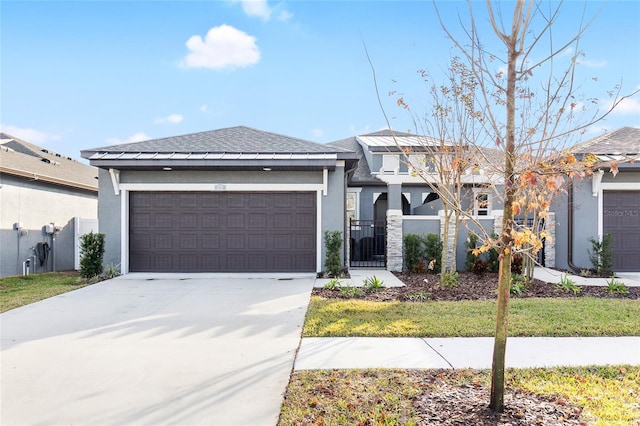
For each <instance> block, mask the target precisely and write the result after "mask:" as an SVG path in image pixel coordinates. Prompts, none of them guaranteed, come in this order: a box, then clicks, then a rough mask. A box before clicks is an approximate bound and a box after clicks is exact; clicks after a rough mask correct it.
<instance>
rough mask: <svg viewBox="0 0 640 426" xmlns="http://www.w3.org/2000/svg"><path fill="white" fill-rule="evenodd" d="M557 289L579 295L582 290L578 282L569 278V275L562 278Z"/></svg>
mask: <svg viewBox="0 0 640 426" xmlns="http://www.w3.org/2000/svg"><path fill="white" fill-rule="evenodd" d="M555 287H556V288H557V289H558V290H564V291H571V292H573V294H578V293H580V290H581V288H580V287H579V286H578V285H577V284H576V282H575V281H573V280H572V279H571V278H569V275H567V274H563V275H562V277H560V282H559V283H556V284H555Z"/></svg>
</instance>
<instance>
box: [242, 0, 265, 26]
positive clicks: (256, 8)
mask: <svg viewBox="0 0 640 426" xmlns="http://www.w3.org/2000/svg"><path fill="white" fill-rule="evenodd" d="M241 3H242V10H244V13H246V14H247V16H252V17H257V18H262V19H264V20H265V21H268V20H270V19H271V8H270V7H269V5H268V4H267V0H242V1H241Z"/></svg>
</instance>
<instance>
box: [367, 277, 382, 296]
mask: <svg viewBox="0 0 640 426" xmlns="http://www.w3.org/2000/svg"><path fill="white" fill-rule="evenodd" d="M362 284H363V286H364V289H365V290H366V291H368V292H373V291H377V290H381V289H383V288H384V281H382V280H381V279H380V278H378V277H376V276H375V275H374V276H372V277H369V278H365V279H364V280H363V281H362Z"/></svg>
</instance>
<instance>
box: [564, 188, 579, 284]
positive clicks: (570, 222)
mask: <svg viewBox="0 0 640 426" xmlns="http://www.w3.org/2000/svg"><path fill="white" fill-rule="evenodd" d="M567 222H568V229H567V231H568V237H569V239H568V241H567V265H569V268H571V269H572V270H573V271H574V272H580V271H581V269H582V268H579V267H577V266H576V265H575V264H574V263H573V179H571V180H570V181H569V194H568V202H567Z"/></svg>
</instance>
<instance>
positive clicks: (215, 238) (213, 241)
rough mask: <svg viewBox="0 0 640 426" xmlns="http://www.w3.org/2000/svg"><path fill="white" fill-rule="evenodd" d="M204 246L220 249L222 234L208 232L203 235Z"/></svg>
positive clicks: (205, 247)
mask: <svg viewBox="0 0 640 426" xmlns="http://www.w3.org/2000/svg"><path fill="white" fill-rule="evenodd" d="M202 248H203V249H204V250H206V249H219V248H220V235H215V234H214V235H212V234H206V235H203V236H202Z"/></svg>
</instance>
